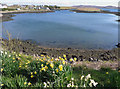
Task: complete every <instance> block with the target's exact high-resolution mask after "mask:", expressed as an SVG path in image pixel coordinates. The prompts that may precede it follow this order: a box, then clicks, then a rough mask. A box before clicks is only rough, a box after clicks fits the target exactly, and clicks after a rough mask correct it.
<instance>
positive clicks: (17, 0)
mask: <svg viewBox="0 0 120 89" xmlns="http://www.w3.org/2000/svg"><path fill="white" fill-rule="evenodd" d="M118 2H119V0H0V3H4V4H48V5H62V6H73V5H99V6H108V5H112V6H118Z"/></svg>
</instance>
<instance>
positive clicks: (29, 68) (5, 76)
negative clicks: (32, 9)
mask: <svg viewBox="0 0 120 89" xmlns="http://www.w3.org/2000/svg"><path fill="white" fill-rule="evenodd" d="M0 59H1V62H2V68H1V72H2V76H1V83H0V85H1V86H2V87H3V88H9V87H15V88H21V87H51V88H52V87H54V88H55V87H117V86H118V85H119V86H120V72H118V71H117V70H111V69H109V68H102V69H100V70H93V69H87V68H86V67H72V66H71V64H70V63H69V62H73V63H74V62H76V61H75V60H76V59H71V60H70V61H67V59H66V55H63V56H62V57H58V58H52V57H49V56H44V55H41V56H31V55H25V54H22V53H21V54H20V53H15V52H8V51H1V52H0Z"/></svg>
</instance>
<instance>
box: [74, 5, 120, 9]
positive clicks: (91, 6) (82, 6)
mask: <svg viewBox="0 0 120 89" xmlns="http://www.w3.org/2000/svg"><path fill="white" fill-rule="evenodd" d="M73 7H77V8H84V7H87V8H108V9H118V8H120V7H115V6H93V5H79V6H73Z"/></svg>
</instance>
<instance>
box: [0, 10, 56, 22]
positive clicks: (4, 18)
mask: <svg viewBox="0 0 120 89" xmlns="http://www.w3.org/2000/svg"><path fill="white" fill-rule="evenodd" d="M49 12H54V11H52V10H19V11H17V10H15V11H0V13H1V14H0V19H2V22H5V21H10V20H13V19H12V18H11V17H14V16H16V15H13V14H20V13H49Z"/></svg>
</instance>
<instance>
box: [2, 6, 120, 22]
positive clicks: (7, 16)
mask: <svg viewBox="0 0 120 89" xmlns="http://www.w3.org/2000/svg"><path fill="white" fill-rule="evenodd" d="M60 10H64V9H60ZM65 10H66V9H65ZM67 10H70V11H72V12H76V13H106V14H114V15H117V16H120V14H119V12H109V11H103V10H100V9H96V8H94V9H91V8H88V9H85V8H83V9H82V8H79V9H74V10H71V9H69V8H67ZM87 10H88V11H87ZM89 10H90V11H89ZM49 12H55V11H52V10H15V11H0V13H1V15H0V19H2V22H4V21H10V20H13V19H12V18H11V17H14V16H15V15H13V14H20V13H49ZM116 21H118V22H120V20H116Z"/></svg>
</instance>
